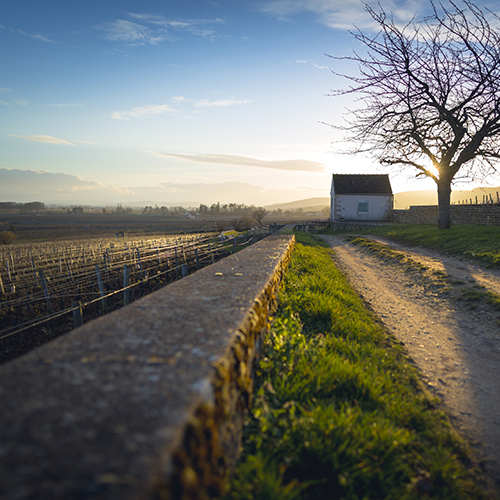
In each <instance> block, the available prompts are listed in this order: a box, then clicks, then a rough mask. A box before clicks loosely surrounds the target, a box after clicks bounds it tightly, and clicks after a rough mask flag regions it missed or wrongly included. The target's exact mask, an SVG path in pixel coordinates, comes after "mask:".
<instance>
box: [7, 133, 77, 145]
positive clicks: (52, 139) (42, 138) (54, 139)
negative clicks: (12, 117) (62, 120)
mask: <svg viewBox="0 0 500 500" xmlns="http://www.w3.org/2000/svg"><path fill="white" fill-rule="evenodd" d="M9 136H10V137H19V138H20V139H26V140H27V141H35V142H45V143H48V144H66V145H69V146H74V144H73V143H71V142H68V141H65V140H64V139H58V138H57V137H52V136H50V135H16V134H9Z"/></svg>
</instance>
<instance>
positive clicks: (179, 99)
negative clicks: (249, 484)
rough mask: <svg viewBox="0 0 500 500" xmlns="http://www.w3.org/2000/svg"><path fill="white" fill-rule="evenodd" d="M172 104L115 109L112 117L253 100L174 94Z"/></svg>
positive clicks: (116, 118) (138, 115)
mask: <svg viewBox="0 0 500 500" xmlns="http://www.w3.org/2000/svg"><path fill="white" fill-rule="evenodd" d="M169 102H170V104H150V105H147V106H138V107H134V108H131V109H129V110H125V111H113V112H112V113H111V115H110V116H111V118H113V120H131V119H132V118H149V117H152V116H158V115H164V114H171V113H176V112H179V111H180V110H181V109H186V106H192V107H193V108H227V107H230V106H241V105H243V104H248V103H251V102H253V101H251V100H243V99H236V98H235V97H229V98H227V99H216V100H211V99H198V100H196V99H190V98H188V97H183V96H174V97H172V98H171V99H170V100H169Z"/></svg>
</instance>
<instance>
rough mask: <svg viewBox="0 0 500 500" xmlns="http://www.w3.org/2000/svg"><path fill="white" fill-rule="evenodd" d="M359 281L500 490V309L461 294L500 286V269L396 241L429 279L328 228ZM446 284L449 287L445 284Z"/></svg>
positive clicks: (342, 263)
mask: <svg viewBox="0 0 500 500" xmlns="http://www.w3.org/2000/svg"><path fill="white" fill-rule="evenodd" d="M323 238H324V239H325V240H326V241H327V242H328V243H329V245H330V246H331V247H332V248H333V249H334V250H335V260H336V262H337V264H338V266H339V268H340V269H342V271H343V272H344V273H345V274H346V275H347V277H348V278H349V280H350V282H351V284H352V286H353V287H354V288H355V289H356V290H357V291H358V292H359V293H360V294H361V295H362V296H363V298H364V299H365V300H366V301H367V302H368V303H369V304H370V305H371V306H372V307H373V309H374V311H375V313H376V314H377V316H379V317H380V318H381V319H382V321H383V322H384V323H385V325H386V326H387V328H388V329H389V330H390V331H391V332H392V333H393V334H394V335H395V337H396V338H397V339H398V340H400V341H401V342H403V343H404V345H405V347H406V349H407V351H408V353H409V355H410V356H411V358H412V359H413V360H414V361H415V363H416V364H417V366H418V367H419V369H420V370H421V372H422V374H423V376H424V380H425V381H426V383H427V384H428V385H429V386H430V389H431V391H432V392H433V393H434V394H435V395H437V396H438V397H439V398H440V399H441V400H442V401H443V403H444V405H445V406H446V408H447V410H448V413H449V414H450V416H451V418H452V421H453V423H454V424H455V426H456V428H457V430H458V431H459V432H460V433H461V434H462V435H464V436H465V437H467V438H468V439H470V440H471V442H472V443H473V445H474V447H475V449H476V450H477V451H478V454H479V456H480V457H482V461H483V463H484V465H485V467H486V470H487V472H488V474H489V476H490V477H491V478H492V480H493V482H494V483H495V486H496V488H497V490H498V492H499V493H500V312H499V311H498V310H496V311H495V310H494V309H493V308H492V307H491V306H489V305H488V304H487V303H486V302H485V301H484V300H483V301H480V302H479V303H475V302H472V303H471V302H469V303H467V302H466V301H463V300H457V297H461V296H463V292H464V290H465V291H469V292H470V293H473V292H474V290H476V293H477V290H480V288H478V285H480V286H484V287H485V288H487V289H490V290H491V291H493V292H495V293H497V294H500V275H499V274H498V273H490V272H486V271H484V270H481V269H480V268H478V267H477V266H473V265H471V264H468V263H466V262H463V261H460V260H457V259H452V258H449V257H443V256H440V255H439V254H436V253H432V252H430V251H426V250H422V249H415V248H411V249H409V248H406V247H403V246H400V245H396V244H394V243H391V244H390V246H391V247H392V248H394V249H397V250H398V251H400V252H402V253H404V254H405V255H406V256H407V257H409V258H411V259H412V260H413V261H416V262H420V263H422V264H424V265H425V266H426V267H427V268H428V271H426V273H431V274H428V276H432V273H434V275H435V276H437V277H441V278H442V277H443V276H446V286H445V285H443V286H442V287H441V285H440V286H439V287H433V286H427V285H428V284H427V283H425V279H424V278H423V277H422V275H421V274H420V276H415V275H412V274H411V273H408V272H405V271H404V269H403V266H401V265H399V266H398V265H395V264H391V263H389V262H384V261H382V260H381V259H379V258H377V257H375V256H372V255H371V254H368V253H367V252H366V251H364V250H363V249H361V248H360V247H356V246H354V245H352V244H350V243H348V242H346V241H345V240H344V239H343V238H342V237H340V236H323ZM443 288H445V289H446V291H445V292H444V291H443Z"/></svg>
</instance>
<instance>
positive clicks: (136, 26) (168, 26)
mask: <svg viewBox="0 0 500 500" xmlns="http://www.w3.org/2000/svg"><path fill="white" fill-rule="evenodd" d="M127 17H128V18H129V19H130V20H127V19H115V20H114V21H111V22H107V23H104V24H102V25H101V26H98V27H97V29H99V30H102V31H103V32H104V38H106V39H107V40H110V41H113V42H126V43H127V44H129V45H148V44H149V45H156V44H158V43H161V42H165V41H174V40H176V39H178V35H179V34H180V33H188V34H191V35H193V36H197V37H202V38H208V39H213V38H215V37H216V36H217V32H216V31H215V30H214V29H213V28H212V26H213V25H216V24H222V23H223V22H224V21H223V20H222V19H219V18H215V19H170V18H167V17H165V16H160V15H153V14H141V13H133V12H128V13H127Z"/></svg>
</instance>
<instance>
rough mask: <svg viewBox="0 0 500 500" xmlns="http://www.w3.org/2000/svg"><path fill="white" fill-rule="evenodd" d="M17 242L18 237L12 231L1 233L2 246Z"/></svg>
mask: <svg viewBox="0 0 500 500" xmlns="http://www.w3.org/2000/svg"><path fill="white" fill-rule="evenodd" d="M16 240H17V236H16V235H15V234H14V233H13V232H12V231H0V245H10V244H11V243H14V241H16Z"/></svg>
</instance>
